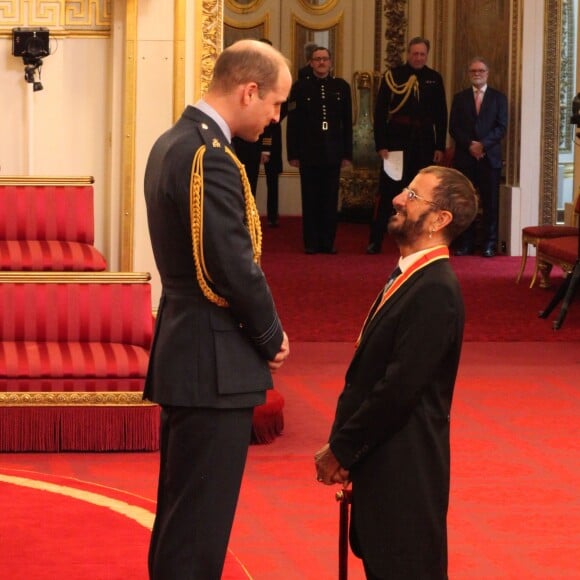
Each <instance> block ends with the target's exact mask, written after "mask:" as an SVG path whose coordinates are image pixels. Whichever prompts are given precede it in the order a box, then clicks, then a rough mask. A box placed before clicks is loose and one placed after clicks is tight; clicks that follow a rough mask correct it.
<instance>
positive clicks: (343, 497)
mask: <svg viewBox="0 0 580 580" xmlns="http://www.w3.org/2000/svg"><path fill="white" fill-rule="evenodd" d="M351 496H352V491H351V490H350V489H341V490H340V491H337V492H336V501H338V502H340V505H339V521H338V580H347V578H348V509H349V505H350V503H351Z"/></svg>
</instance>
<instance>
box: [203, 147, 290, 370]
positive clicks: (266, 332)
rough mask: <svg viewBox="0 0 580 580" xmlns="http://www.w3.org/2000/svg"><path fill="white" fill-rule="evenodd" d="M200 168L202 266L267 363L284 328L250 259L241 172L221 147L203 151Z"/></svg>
mask: <svg viewBox="0 0 580 580" xmlns="http://www.w3.org/2000/svg"><path fill="white" fill-rule="evenodd" d="M203 170H204V193H203V196H204V208H203V250H204V259H205V265H206V268H207V270H208V273H209V275H210V277H211V280H212V283H213V286H214V288H215V291H216V292H217V294H218V295H220V296H222V297H223V298H225V299H226V300H227V301H228V303H229V308H230V309H231V312H232V315H233V317H234V319H235V320H236V321H237V322H238V324H239V325H240V327H241V328H243V329H244V331H245V332H246V334H247V335H248V336H249V338H250V339H251V340H252V342H253V343H254V345H255V346H256V348H257V349H258V351H259V352H260V353H261V354H262V355H263V356H264V357H265V358H266V359H268V360H271V359H272V358H273V357H274V356H275V355H276V353H277V352H278V351H279V349H280V346H281V344H282V325H281V322H280V320H279V318H278V314H277V312H276V308H275V305H274V300H273V298H272V295H271V292H270V288H269V286H268V284H267V281H266V278H265V276H264V273H263V272H262V269H261V268H260V266H259V265H258V264H256V263H255V261H254V252H253V249H252V242H251V238H250V235H249V232H248V229H247V227H246V225H245V202H244V198H243V195H242V193H241V191H242V186H241V176H240V172H239V170H238V168H237V167H236V165H235V164H234V162H233V160H232V159H231V158H230V157H229V155H227V154H226V153H225V152H224V150H223V149H222V148H219V149H210V148H208V149H207V150H206V153H205V155H204V159H203Z"/></svg>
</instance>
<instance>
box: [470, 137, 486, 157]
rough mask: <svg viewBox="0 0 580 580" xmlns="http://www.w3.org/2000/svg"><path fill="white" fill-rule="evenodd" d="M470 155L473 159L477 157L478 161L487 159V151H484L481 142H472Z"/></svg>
mask: <svg viewBox="0 0 580 580" xmlns="http://www.w3.org/2000/svg"><path fill="white" fill-rule="evenodd" d="M469 153H470V155H471V156H472V157H475V158H476V159H477V160H479V159H482V158H483V157H485V151H484V149H483V145H482V144H481V143H480V142H479V141H472V142H471V143H470V145H469Z"/></svg>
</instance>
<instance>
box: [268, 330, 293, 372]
mask: <svg viewBox="0 0 580 580" xmlns="http://www.w3.org/2000/svg"><path fill="white" fill-rule="evenodd" d="M289 354H290V341H289V340H288V335H287V334H286V333H285V332H284V335H283V338H282V344H281V345H280V350H279V351H278V353H277V354H276V356H275V357H274V359H273V360H271V361H268V365H269V367H270V370H271V371H275V370H277V369H279V368H280V367H281V366H282V364H283V363H284V361H285V360H286V359H287V358H288V355H289Z"/></svg>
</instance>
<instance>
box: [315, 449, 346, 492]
mask: <svg viewBox="0 0 580 580" xmlns="http://www.w3.org/2000/svg"><path fill="white" fill-rule="evenodd" d="M314 465H315V466H316V479H317V480H318V481H319V482H320V483H324V484H325V485H332V484H334V483H341V484H342V485H343V486H344V487H346V486H347V485H348V484H349V483H350V472H349V471H348V470H346V469H344V468H342V467H341V466H340V463H339V462H338V459H337V458H336V456H335V455H334V453H333V452H332V450H331V449H330V445H329V444H328V443H327V444H326V445H325V446H324V447H322V448H320V449H319V450H318V451H317V452H316V453H315V454H314Z"/></svg>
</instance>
